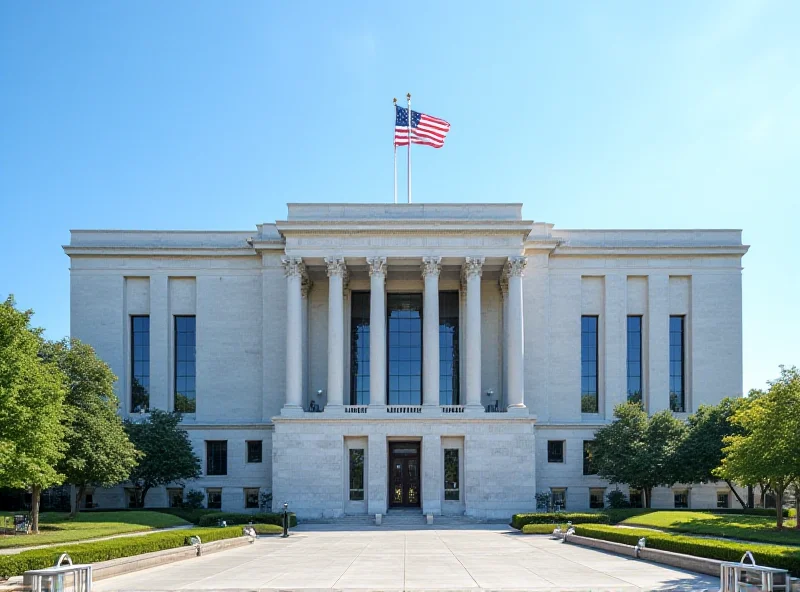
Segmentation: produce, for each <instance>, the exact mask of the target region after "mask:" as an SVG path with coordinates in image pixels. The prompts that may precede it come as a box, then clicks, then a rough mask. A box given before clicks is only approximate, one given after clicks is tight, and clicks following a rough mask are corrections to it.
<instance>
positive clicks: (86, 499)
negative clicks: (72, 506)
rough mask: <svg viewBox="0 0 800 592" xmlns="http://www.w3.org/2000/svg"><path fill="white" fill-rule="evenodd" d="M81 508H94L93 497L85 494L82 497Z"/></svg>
mask: <svg viewBox="0 0 800 592" xmlns="http://www.w3.org/2000/svg"><path fill="white" fill-rule="evenodd" d="M83 507H84V508H94V507H95V505H94V495H92V494H91V493H87V494H86V495H85V496H83Z"/></svg>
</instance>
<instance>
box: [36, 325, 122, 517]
mask: <svg viewBox="0 0 800 592" xmlns="http://www.w3.org/2000/svg"><path fill="white" fill-rule="evenodd" d="M43 357H44V358H45V359H49V360H52V361H54V362H55V364H56V365H57V366H58V367H59V369H60V370H61V371H62V372H63V373H64V375H65V376H66V377H67V385H68V387H67V395H66V399H65V401H64V403H65V406H64V420H63V424H64V429H65V443H66V446H67V447H66V454H65V455H64V458H63V459H62V460H61V462H60V463H59V464H58V470H59V472H61V473H63V474H64V475H65V476H66V480H67V482H68V483H72V484H73V485H75V486H76V487H77V488H78V491H77V495H76V497H75V505H74V506H73V507H72V513H71V516H75V514H77V513H78V511H79V509H80V506H81V502H82V501H83V498H84V496H85V495H86V489H87V488H88V487H89V486H91V485H96V486H98V487H113V486H114V485H117V484H119V483H122V482H123V481H125V480H126V479H127V478H128V476H129V475H130V472H131V470H132V469H133V467H134V466H136V460H137V457H138V453H137V452H136V449H135V448H134V446H133V444H132V443H131V441H130V440H129V439H128V434H127V433H126V432H125V427H124V425H123V423H122V419H120V417H119V415H117V411H118V408H119V401H118V400H117V397H116V396H115V395H114V381H115V380H116V379H117V377H116V376H114V373H113V372H111V369H110V368H109V367H108V365H107V364H106V363H105V362H103V361H102V360H101V359H99V358H98V357H97V356H96V355H95V352H94V349H92V347H91V346H89V345H87V344H85V343H81V342H80V341H79V340H77V339H72V340H68V339H64V340H63V341H58V342H55V343H54V342H49V343H46V344H44V347H43Z"/></svg>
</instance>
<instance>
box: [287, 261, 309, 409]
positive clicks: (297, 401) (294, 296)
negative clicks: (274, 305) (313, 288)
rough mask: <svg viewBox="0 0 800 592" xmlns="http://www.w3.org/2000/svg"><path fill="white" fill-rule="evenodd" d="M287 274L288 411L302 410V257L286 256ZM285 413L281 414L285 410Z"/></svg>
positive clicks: (303, 273) (303, 270)
mask: <svg viewBox="0 0 800 592" xmlns="http://www.w3.org/2000/svg"><path fill="white" fill-rule="evenodd" d="M282 262H283V269H284V273H285V275H286V405H285V406H284V411H283V412H285V413H287V414H291V413H297V412H302V409H303V378H302V377H303V312H302V301H303V297H302V283H303V276H304V275H305V266H304V265H303V260H302V259H301V258H299V257H284V258H283V259H282ZM283 412H282V413H283Z"/></svg>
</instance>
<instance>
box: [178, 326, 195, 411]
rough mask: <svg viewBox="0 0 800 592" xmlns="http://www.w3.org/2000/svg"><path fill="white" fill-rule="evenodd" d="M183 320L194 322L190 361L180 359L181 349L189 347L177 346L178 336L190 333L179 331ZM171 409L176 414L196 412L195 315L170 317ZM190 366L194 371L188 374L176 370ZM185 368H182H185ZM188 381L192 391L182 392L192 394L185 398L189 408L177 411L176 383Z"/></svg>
mask: <svg viewBox="0 0 800 592" xmlns="http://www.w3.org/2000/svg"><path fill="white" fill-rule="evenodd" d="M183 319H192V320H193V322H194V328H193V330H192V331H191V334H192V335H193V340H194V345H192V346H191V347H192V351H193V354H192V359H191V360H189V359H180V355H181V349H180V348H181V347H184V348H185V347H190V346H188V345H185V344H184V345H183V346H179V345H178V341H179V339H178V335H179V334H188V333H190V331H179V330H178V324H179V323H180V321H182V320H183ZM172 340H173V341H172V349H173V352H172V408H173V410H175V411H177V412H178V413H196V412H197V315H173V317H172ZM190 363H191V364H192V366H193V367H194V371H193V372H192V373H191V374H189V373H188V372H187V371H186V370H184V372H183V373H179V371H178V369H179V368H180V366H179V364H184V365H185V364H190ZM185 367H186V366H184V368H185ZM181 379H182V380H188V379H191V380H192V382H193V384H194V389H191V391H190V389H183V390H184V392H187V393H188V392H191V393H193V397H192V398H191V399H189V398H188V396H186V401H187V405H188V402H189V401H191V403H192V404H191V406H190V407H189V408H187V409H179V408H178V407H179V405H178V394H179V392H178V381H179V380H181Z"/></svg>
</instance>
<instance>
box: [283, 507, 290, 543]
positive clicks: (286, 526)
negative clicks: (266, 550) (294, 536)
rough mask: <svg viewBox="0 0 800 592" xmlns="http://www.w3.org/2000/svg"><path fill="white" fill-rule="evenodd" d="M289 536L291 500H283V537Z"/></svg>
mask: <svg viewBox="0 0 800 592" xmlns="http://www.w3.org/2000/svg"><path fill="white" fill-rule="evenodd" d="M288 536H289V502H283V536H282V537H281V538H284V539H285V538H286V537H288Z"/></svg>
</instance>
